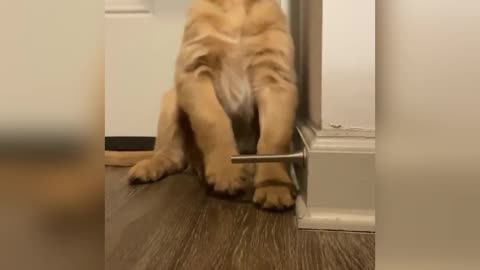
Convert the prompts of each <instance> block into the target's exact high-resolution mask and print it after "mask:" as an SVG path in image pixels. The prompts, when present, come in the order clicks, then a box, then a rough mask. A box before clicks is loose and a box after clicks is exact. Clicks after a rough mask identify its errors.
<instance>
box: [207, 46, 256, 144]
mask: <svg viewBox="0 0 480 270" xmlns="http://www.w3.org/2000/svg"><path fill="white" fill-rule="evenodd" d="M244 49H245V47H244V45H243V44H242V42H241V40H239V42H238V44H237V45H235V46H232V48H231V50H229V52H228V53H227V54H226V55H225V56H224V57H222V58H221V59H220V67H219V70H218V72H217V73H216V75H215V76H214V86H215V91H216V94H217V97H218V100H219V102H220V104H221V105H222V107H223V108H224V110H225V112H226V113H227V115H228V116H229V117H230V119H231V122H232V128H233V131H234V134H235V137H236V140H237V146H238V148H239V151H240V152H241V153H254V152H255V148H256V140H257V132H256V130H255V127H256V123H255V121H257V120H256V117H255V98H254V93H253V87H252V84H251V81H250V78H249V75H248V73H247V67H248V59H247V57H246V55H245V54H244V53H243V52H244Z"/></svg>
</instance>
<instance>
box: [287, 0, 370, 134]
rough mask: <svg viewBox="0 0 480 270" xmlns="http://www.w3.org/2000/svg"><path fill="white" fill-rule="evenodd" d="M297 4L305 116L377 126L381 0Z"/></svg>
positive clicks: (324, 122)
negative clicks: (377, 14)
mask: <svg viewBox="0 0 480 270" xmlns="http://www.w3.org/2000/svg"><path fill="white" fill-rule="evenodd" d="M291 4H292V15H293V17H295V18H296V20H293V21H292V24H293V29H294V31H297V32H298V33H294V37H295V39H296V40H297V47H298V48H297V58H298V59H297V69H298V73H299V85H300V89H301V91H302V98H301V100H302V101H301V106H300V115H301V117H302V118H304V119H308V120H309V121H310V122H311V123H313V124H314V125H315V126H316V127H317V128H321V129H324V130H325V129H340V130H350V129H354V130H364V131H365V130H366V131H373V130H375V1H374V0H361V1H359V0H323V1H317V0H305V1H298V2H291ZM296 21H299V23H297V22H296ZM334 127H335V128H334ZM338 127H340V128H338Z"/></svg>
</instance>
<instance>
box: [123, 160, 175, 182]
mask: <svg viewBox="0 0 480 270" xmlns="http://www.w3.org/2000/svg"><path fill="white" fill-rule="evenodd" d="M171 166H172V165H171V162H169V161H168V160H163V159H155V160H154V159H145V160H142V161H140V162H138V163H137V164H136V165H135V166H133V167H132V168H131V169H130V171H129V172H128V181H129V182H130V184H146V183H152V182H155V181H158V180H160V179H162V178H163V177H165V176H166V174H167V171H168V169H169V167H171Z"/></svg>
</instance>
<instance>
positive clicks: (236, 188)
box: [206, 164, 248, 195]
mask: <svg viewBox="0 0 480 270" xmlns="http://www.w3.org/2000/svg"><path fill="white" fill-rule="evenodd" d="M247 177H248V176H247V174H246V173H245V171H244V169H243V166H241V165H236V164H235V165H234V164H228V165H227V164H225V165H224V166H215V167H213V168H212V167H211V168H210V169H207V173H206V180H207V183H208V185H210V186H212V188H213V190H214V191H215V192H216V193H220V194H228V195H236V194H238V193H240V192H242V191H243V190H244V189H245V187H246V185H247V180H248V179H247Z"/></svg>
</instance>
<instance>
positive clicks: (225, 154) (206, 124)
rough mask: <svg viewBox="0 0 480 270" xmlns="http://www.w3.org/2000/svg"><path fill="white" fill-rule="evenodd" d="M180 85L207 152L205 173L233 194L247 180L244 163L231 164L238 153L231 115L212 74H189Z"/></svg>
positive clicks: (183, 101) (198, 139)
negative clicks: (212, 79) (217, 89)
mask: <svg viewBox="0 0 480 270" xmlns="http://www.w3.org/2000/svg"><path fill="white" fill-rule="evenodd" d="M180 85H181V87H179V89H178V91H179V92H178V95H179V96H178V98H179V105H180V107H181V109H182V110H183V111H184V112H185V113H187V115H188V118H189V120H190V123H191V127H192V129H193V133H194V136H195V140H196V143H197V145H198V147H199V149H200V151H201V152H202V154H203V159H204V162H205V177H206V181H207V183H208V184H209V185H212V186H213V188H214V190H215V191H216V192H219V193H228V194H230V195H233V194H235V193H237V192H238V191H239V190H241V189H243V188H244V186H245V184H246V179H245V178H246V177H245V171H244V170H243V168H244V166H242V165H237V164H231V161H230V156H231V155H236V154H238V151H237V145H236V142H235V137H234V134H233V130H232V125H231V121H230V118H229V117H228V115H227V114H226V113H225V111H224V109H223V107H222V106H221V104H220V102H219V101H218V99H217V96H216V94H215V89H214V86H213V83H212V81H211V78H210V77H209V76H207V75H202V74H200V75H198V76H197V75H194V74H186V75H185V77H183V80H182V82H181V83H180Z"/></svg>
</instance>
